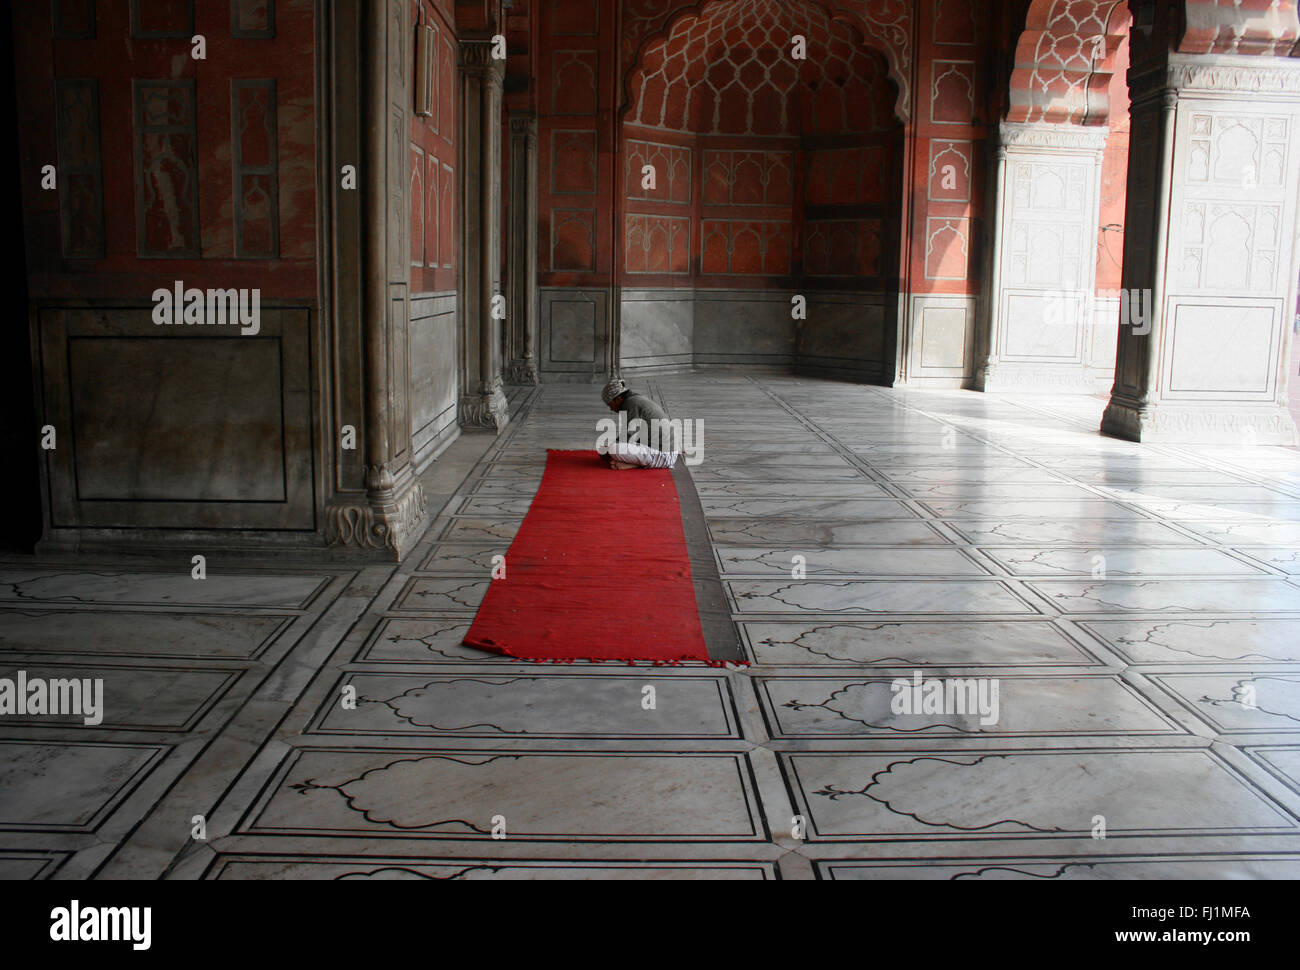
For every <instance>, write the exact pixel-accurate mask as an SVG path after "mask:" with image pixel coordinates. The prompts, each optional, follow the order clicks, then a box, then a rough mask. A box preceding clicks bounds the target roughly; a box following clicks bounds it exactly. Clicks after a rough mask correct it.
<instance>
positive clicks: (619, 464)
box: [609, 458, 637, 472]
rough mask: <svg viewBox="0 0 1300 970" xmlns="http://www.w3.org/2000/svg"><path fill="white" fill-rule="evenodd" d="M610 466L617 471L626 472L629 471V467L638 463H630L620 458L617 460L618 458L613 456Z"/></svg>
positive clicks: (633, 466) (634, 466)
mask: <svg viewBox="0 0 1300 970" xmlns="http://www.w3.org/2000/svg"><path fill="white" fill-rule="evenodd" d="M609 467H610V468H612V469H614V471H616V472H625V471H627V470H628V469H629V468H636V467H637V466H636V465H629V464H628V463H627V462H625V461H619V460H617V459H616V458H611V459H610V460H609Z"/></svg>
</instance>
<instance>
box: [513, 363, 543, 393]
mask: <svg viewBox="0 0 1300 970" xmlns="http://www.w3.org/2000/svg"><path fill="white" fill-rule="evenodd" d="M506 383H507V384H521V385H524V386H526V387H533V386H535V385H537V384H540V383H541V380H540V379H539V378H538V376H537V361H535V360H512V361H511V362H510V363H509V364H507V365H506Z"/></svg>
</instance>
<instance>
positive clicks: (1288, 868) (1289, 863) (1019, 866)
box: [818, 855, 1300, 882]
mask: <svg viewBox="0 0 1300 970" xmlns="http://www.w3.org/2000/svg"><path fill="white" fill-rule="evenodd" d="M818 868H819V871H820V872H822V873H823V878H826V879H834V880H845V881H848V880H860V879H888V880H896V879H906V880H913V879H949V880H962V881H966V880H972V879H980V880H1024V881H1029V882H1041V881H1043V880H1047V879H1051V880H1055V881H1058V882H1074V881H1086V882H1094V881H1106V880H1119V881H1125V882H1127V881H1130V880H1134V879H1143V880H1156V881H1184V880H1197V879H1204V880H1229V879H1297V878H1300V856H1290V857H1287V856H1281V855H1278V856H1257V857H1248V858H1247V857H1242V856H1236V855H1230V856H1221V857H1217V858H1216V857H1213V856H1207V857H1199V858H1189V859H1178V860H1173V861H1171V860H1169V859H1162V858H1158V857H1153V858H1141V857H1137V858H1125V859H1099V858H1097V857H1095V856H1087V855H1080V856H1078V857H1076V858H1073V859H1070V858H1060V859H1053V860H1051V861H1048V862H1044V861H1043V860H1042V859H1038V858H1029V859H1006V858H997V859H970V860H968V861H967V860H963V861H962V862H960V863H952V864H947V865H944V864H941V863H938V862H933V861H931V860H928V859H927V860H915V861H907V860H901V861H890V862H880V861H876V860H863V861H862V862H854V861H849V860H845V861H842V862H839V861H837V862H823V863H819V864H818Z"/></svg>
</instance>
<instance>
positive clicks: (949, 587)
mask: <svg viewBox="0 0 1300 970" xmlns="http://www.w3.org/2000/svg"><path fill="white" fill-rule="evenodd" d="M724 585H725V586H726V587H727V592H728V595H729V596H730V597H731V599H732V602H733V603H734V604H735V609H736V612H737V613H740V614H742V615H743V614H749V613H818V614H825V615H841V614H846V613H848V614H853V613H859V614H861V613H890V614H922V615H942V614H948V613H979V614H985V613H1009V614H1026V613H1030V614H1032V613H1034V612H1036V611H1035V610H1034V608H1033V607H1032V606H1031V605H1030V604H1029V603H1028V602H1027V601H1025V600H1023V599H1021V598H1019V597H1017V596H1015V595H1014V594H1013V593H1012V592H1011V590H1010V589H1008V588H1007V587H1006V586H1004V585H1003V584H1001V583H996V582H991V581H984V582H968V583H962V582H942V581H938V580H927V581H914V580H913V581H908V580H861V581H857V580H840V581H828V580H811V579H810V580H792V581H786V582H766V581H747V580H728V581H726V582H725V583H724ZM1293 592H1295V593H1296V595H1297V596H1300V589H1294V590H1293Z"/></svg>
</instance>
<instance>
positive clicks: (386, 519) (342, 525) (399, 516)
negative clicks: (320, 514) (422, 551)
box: [325, 481, 428, 558]
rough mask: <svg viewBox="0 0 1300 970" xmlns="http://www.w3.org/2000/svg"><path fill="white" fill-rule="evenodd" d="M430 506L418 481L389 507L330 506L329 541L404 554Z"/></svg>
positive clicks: (327, 515) (327, 519) (327, 512)
mask: <svg viewBox="0 0 1300 970" xmlns="http://www.w3.org/2000/svg"><path fill="white" fill-rule="evenodd" d="M427 508H428V499H427V497H426V496H425V494H424V487H423V486H422V485H421V484H420V483H419V482H418V481H416V482H413V483H412V484H411V487H410V488H409V489H407V491H406V494H405V495H403V496H402V497H401V498H400V499H398V500H397V501H396V502H395V503H394V504H392V505H391V506H389V507H381V508H376V507H375V506H373V505H333V506H329V507H327V508H326V509H325V541H326V543H327V544H328V545H329V546H331V547H338V546H342V547H346V548H350V549H360V550H368V551H378V550H383V551H386V552H387V553H388V554H390V555H391V556H392V557H394V558H400V556H401V555H402V554H403V553H404V552H406V551H407V550H408V549H409V548H410V546H411V545H412V544H413V543H414V542H415V540H417V539H418V538H419V537H420V534H421V533H422V532H423V530H424V518H425V512H426V511H427Z"/></svg>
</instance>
